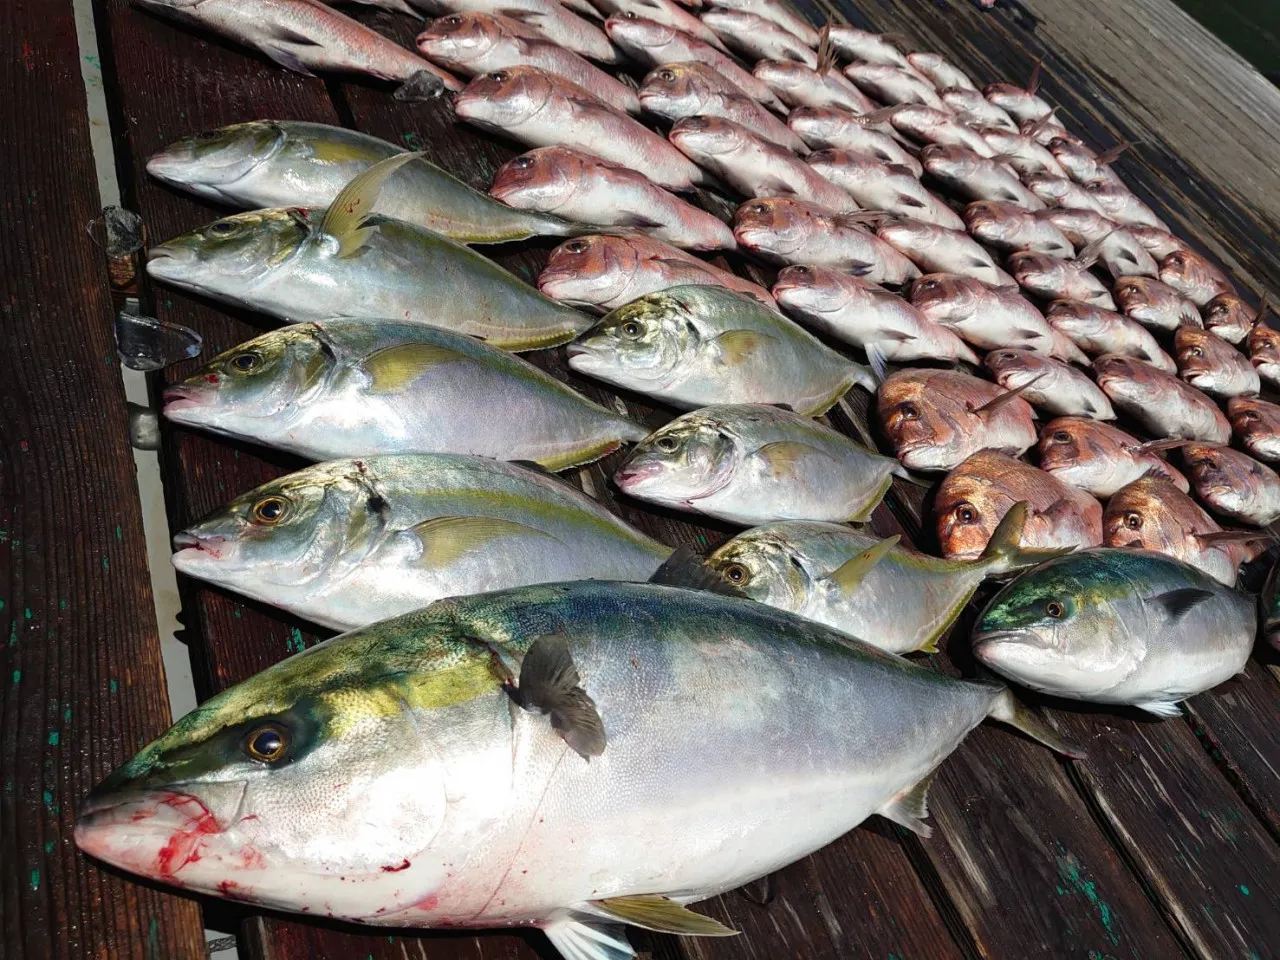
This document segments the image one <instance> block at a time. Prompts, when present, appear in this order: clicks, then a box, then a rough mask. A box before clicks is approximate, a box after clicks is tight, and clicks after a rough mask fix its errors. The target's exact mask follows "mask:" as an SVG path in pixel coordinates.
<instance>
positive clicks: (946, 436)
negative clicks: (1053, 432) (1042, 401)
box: [876, 369, 1036, 471]
mask: <svg viewBox="0 0 1280 960" xmlns="http://www.w3.org/2000/svg"><path fill="white" fill-rule="evenodd" d="M876 414H877V416H878V417H879V420H880V426H881V428H882V429H883V431H884V435H885V437H886V438H888V440H889V442H890V443H891V444H892V445H893V453H894V456H896V457H897V458H898V459H899V460H900V461H901V462H902V465H903V466H905V467H907V468H908V469H911V470H922V471H947V470H951V469H953V468H955V467H957V466H958V465H959V464H960V463H962V462H963V461H964V460H965V458H967V457H969V456H970V455H971V454H974V453H977V452H978V451H979V450H987V449H991V450H1001V451H1004V452H1006V453H1008V454H1010V455H1011V456H1021V455H1022V454H1024V453H1026V452H1027V450H1029V449H1031V447H1032V446H1034V445H1035V442H1036V428H1035V424H1034V423H1033V422H1032V419H1033V417H1034V416H1035V414H1034V412H1033V411H1032V409H1031V406H1030V404H1028V403H1027V401H1025V400H1023V399H1022V398H1021V397H1019V396H1018V395H1017V394H1015V393H1011V392H1009V391H1007V390H1004V389H1003V388H1001V387H998V386H996V385H995V384H994V383H989V382H988V381H986V380H979V379H978V378H977V377H971V376H969V375H968V374H967V373H961V372H960V371H958V370H913V369H907V370H899V371H898V372H897V373H894V374H892V375H890V376H889V377H887V378H886V379H885V381H884V383H882V384H881V385H880V388H879V390H878V391H877V392H876Z"/></svg>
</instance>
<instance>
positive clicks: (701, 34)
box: [592, 0, 729, 54]
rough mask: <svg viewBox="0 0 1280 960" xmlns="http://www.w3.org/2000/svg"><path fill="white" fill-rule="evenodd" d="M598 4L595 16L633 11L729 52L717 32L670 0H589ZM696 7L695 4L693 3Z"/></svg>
mask: <svg viewBox="0 0 1280 960" xmlns="http://www.w3.org/2000/svg"><path fill="white" fill-rule="evenodd" d="M592 3H593V4H594V6H595V7H598V8H599V9H598V11H597V13H596V16H599V15H600V14H603V15H604V16H606V17H608V16H615V15H616V16H625V15H626V14H627V13H629V12H630V13H634V14H635V15H636V16H638V17H644V18H645V19H646V20H652V21H653V22H654V23H661V24H666V25H667V26H669V27H674V28H675V29H676V30H679V31H680V32H682V33H687V34H689V35H690V36H692V37H696V38H697V39H699V40H701V41H702V42H703V43H706V44H709V45H710V46H713V47H715V48H716V49H717V50H719V51H720V52H721V53H725V54H727V53H729V48H728V47H726V46H725V45H724V41H723V40H721V39H720V38H719V37H718V36H716V32H715V31H714V30H712V29H711V28H710V27H708V26H707V25H706V24H705V23H703V22H702V21H701V20H699V19H698V18H697V17H695V16H694V15H693V14H691V13H690V12H689V11H688V10H686V9H684V7H683V6H681V5H680V4H678V3H673V2H672V0H592ZM693 6H694V7H695V9H696V8H697V7H698V6H699V5H698V4H694V5H693Z"/></svg>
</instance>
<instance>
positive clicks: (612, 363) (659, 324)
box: [568, 291, 699, 393]
mask: <svg viewBox="0 0 1280 960" xmlns="http://www.w3.org/2000/svg"><path fill="white" fill-rule="evenodd" d="M698 340H699V335H698V330H697V328H696V326H695V325H694V321H693V318H692V316H691V315H690V313H689V311H688V309H687V308H686V307H685V305H684V304H683V303H682V301H681V300H680V299H679V298H678V297H676V296H673V295H672V294H670V293H669V292H666V291H661V292H657V293H647V294H645V295H644V296H643V297H639V298H638V299H636V300H633V301H631V302H630V303H628V304H626V305H624V306H621V307H618V309H616V310H614V311H613V312H612V313H609V314H606V315H605V317H604V318H603V319H602V320H601V321H600V324H599V326H597V327H596V328H595V329H594V330H592V331H590V332H589V333H588V334H587V335H586V336H584V337H583V338H582V339H580V340H577V341H575V342H573V343H571V344H569V347H568V354H569V366H570V367H572V368H573V369H574V370H577V371H578V372H579V373H585V374H589V375H591V376H597V377H600V378H601V379H602V380H607V381H608V382H610V383H613V384H616V385H618V386H621V387H629V388H633V389H636V390H639V391H640V392H642V393H643V392H646V390H648V389H652V388H653V387H654V386H655V385H660V384H666V383H669V382H671V380H672V379H673V378H674V377H675V375H676V373H677V370H678V369H679V367H680V365H681V362H682V361H683V360H684V359H685V357H686V356H687V355H688V354H689V353H691V352H692V351H693V350H695V349H696V348H697V344H698Z"/></svg>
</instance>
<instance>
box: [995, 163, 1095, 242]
mask: <svg viewBox="0 0 1280 960" xmlns="http://www.w3.org/2000/svg"><path fill="white" fill-rule="evenodd" d="M1010 163H1011V164H1012V166H1013V167H1014V169H1016V170H1017V171H1018V172H1019V173H1020V174H1022V182H1023V183H1024V184H1025V185H1026V187H1027V189H1028V190H1030V191H1031V192H1032V193H1033V194H1034V195H1035V196H1036V197H1038V198H1039V199H1040V200H1041V201H1042V202H1043V203H1044V204H1045V205H1046V206H1048V207H1050V208H1058V209H1062V210H1081V211H1085V212H1087V213H1091V214H1094V215H1095V216H1098V217H1106V213H1105V212H1104V211H1103V209H1102V206H1101V205H1100V204H1099V203H1098V202H1097V201H1096V200H1095V199H1094V198H1093V194H1091V193H1089V191H1088V190H1086V189H1085V188H1084V187H1082V186H1080V184H1078V183H1076V182H1075V181H1074V180H1068V179H1067V178H1066V177H1060V176H1058V175H1057V174H1055V173H1052V172H1051V171H1048V170H1027V169H1025V167H1026V166H1027V164H1019V162H1018V161H1017V160H1016V159H1010ZM1046 216H1048V215H1047V214H1046ZM1059 226H1061V224H1059Z"/></svg>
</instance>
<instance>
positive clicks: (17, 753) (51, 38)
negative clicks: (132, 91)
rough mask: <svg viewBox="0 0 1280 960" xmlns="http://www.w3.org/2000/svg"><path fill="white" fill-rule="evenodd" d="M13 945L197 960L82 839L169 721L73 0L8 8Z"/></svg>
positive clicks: (1, 417) (7, 821)
mask: <svg viewBox="0 0 1280 960" xmlns="http://www.w3.org/2000/svg"><path fill="white" fill-rule="evenodd" d="M0 89H3V90H4V97H3V98H2V99H0V156H3V157H4V173H3V175H2V176H0V184H2V186H0V204H2V206H0V211H2V212H3V222H4V230H3V232H0V284H2V286H0V317H2V318H3V326H4V331H5V338H6V339H5V347H4V350H3V351H0V382H2V383H3V384H4V388H3V390H2V391H0V758H3V759H0V779H2V780H3V785H2V786H0V956H7V957H15V958H17V957H23V958H30V960H37V958H43V957H57V958H72V957H84V958H89V957H138V958H142V957H145V958H149V960H161V958H165V957H174V958H193V957H200V956H203V953H204V938H203V935H202V933H201V927H200V914H199V908H198V907H197V905H196V904H195V903H194V902H193V901H191V900H188V899H183V898H180V897H177V896H174V895H173V894H172V893H170V892H167V891H163V890H159V889H156V888H153V887H149V886H145V885H141V884H138V883H136V882H134V881H132V880H129V879H126V878H125V877H123V876H121V875H120V874H119V873H117V872H115V871H112V870H108V869H105V868H104V867H102V865H100V864H98V863H96V862H93V861H90V860H89V859H87V858H86V857H84V856H82V855H81V854H80V853H79V851H78V850H77V849H76V846H75V842H74V839H73V828H74V823H75V815H76V810H77V808H78V807H79V805H80V802H81V801H82V800H83V798H84V796H85V794H87V793H88V792H89V790H90V789H91V788H92V787H93V786H94V784H95V783H96V782H97V781H98V780H100V779H101V778H102V777H104V776H105V775H106V774H107V773H109V772H110V771H111V769H112V768H114V767H115V766H117V765H118V764H120V763H121V762H123V761H124V760H126V759H127V758H128V757H129V756H130V755H131V754H133V753H134V752H136V751H137V750H138V748H139V747H141V746H142V745H143V744H144V743H146V742H147V741H148V740H150V739H152V738H153V737H155V736H156V735H158V734H159V733H160V732H161V731H162V730H164V728H165V727H166V726H168V724H169V704H168V699H167V696H166V692H165V679H164V668H163V666H162V663H161V659H160V638H159V635H158V634H157V631H156V624H155V612H154V607H153V606H152V600H151V589H150V578H149V577H148V574H147V557H146V550H145V545H144V541H143V532H142V518H141V513H140V508H139V503H138V491H137V487H136V484H135V480H134V466H133V457H132V454H131V451H130V448H129V443H128V436H127V425H126V415H125V400H124V390H123V385H122V382H121V379H120V373H119V367H118V362H119V361H118V359H117V357H116V352H115V343H114V337H113V333H112V310H111V301H110V296H109V294H108V289H107V275H106V265H105V262H104V260H103V258H102V254H101V251H99V250H98V249H97V248H96V247H95V246H94V244H93V243H92V242H91V241H90V239H89V237H88V234H87V233H86V231H85V226H86V225H87V224H88V222H89V221H90V220H92V219H93V218H95V217H97V216H98V215H99V213H100V209H99V201H98V192H97V186H96V183H97V181H96V177H95V174H94V165H93V158H92V155H91V153H90V149H89V121H88V116H87V113H86V106H85V98H84V88H83V85H82V81H81V77H80V63H79V50H78V47H77V43H76V31H75V22H74V19H73V15H72V8H71V3H70V2H69V0H42V2H38V3H37V2H32V0H12V2H10V3H6V4H4V5H2V6H0Z"/></svg>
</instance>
